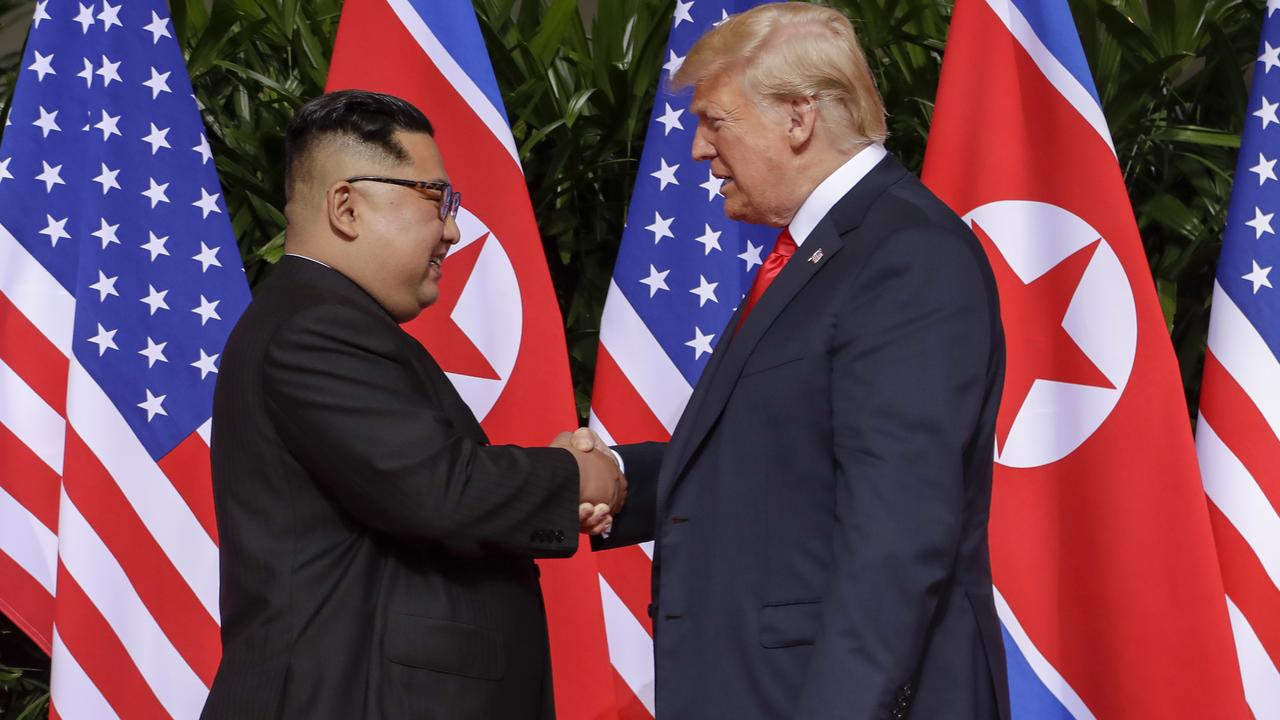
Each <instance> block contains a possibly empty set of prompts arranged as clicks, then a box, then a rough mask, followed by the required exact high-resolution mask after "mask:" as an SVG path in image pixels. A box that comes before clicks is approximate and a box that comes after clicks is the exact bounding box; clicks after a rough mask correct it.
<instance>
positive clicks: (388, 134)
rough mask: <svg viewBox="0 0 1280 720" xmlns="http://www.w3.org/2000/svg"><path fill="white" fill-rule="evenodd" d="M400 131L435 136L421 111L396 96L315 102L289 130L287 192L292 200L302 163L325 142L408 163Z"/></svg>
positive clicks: (337, 95) (361, 94) (354, 93)
mask: <svg viewBox="0 0 1280 720" xmlns="http://www.w3.org/2000/svg"><path fill="white" fill-rule="evenodd" d="M401 131H403V132H411V133H426V134H427V135H432V136H434V135H435V130H434V128H432V127H431V121H430V120H427V116H426V115H424V114H423V113H422V111H421V110H419V109H418V108H416V107H414V106H413V104H412V103H409V102H407V101H405V100H402V99H400V98H398V97H395V96H394V95H386V94H383V93H376V92H370V91H368V90H339V91H337V92H331V93H326V94H324V95H321V96H320V97H318V98H315V99H314V100H312V101H310V102H308V103H307V104H306V105H303V106H302V107H301V108H299V109H298V112H297V114H295V115H294V116H293V119H292V120H290V121H289V127H288V129H287V130H286V131H285V140H284V159H285V160H284V161H285V181H284V182H285V193H286V194H287V195H290V196H292V195H293V189H294V183H295V182H296V181H297V179H298V173H299V170H300V169H301V167H302V164H303V162H305V161H306V160H307V155H308V154H309V153H310V151H311V150H312V149H314V148H315V146H316V145H317V144H319V143H320V141H323V140H327V139H332V138H341V139H343V140H346V141H348V142H351V143H353V144H355V145H357V146H360V147H361V149H363V150H365V151H367V152H369V153H370V154H372V155H375V156H381V157H382V158H384V159H386V160H389V161H392V162H397V163H402V162H407V161H408V160H409V154H408V153H407V152H405V149H404V146H403V145H401V144H400V142H399V141H397V140H396V137H395V136H396V133H397V132H401Z"/></svg>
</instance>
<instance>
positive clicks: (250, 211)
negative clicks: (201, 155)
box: [171, 0, 342, 284]
mask: <svg viewBox="0 0 1280 720" xmlns="http://www.w3.org/2000/svg"><path fill="white" fill-rule="evenodd" d="M171 10H172V13H173V24H174V28H175V30H176V31H177V40H178V42H179V44H180V45H181V46H182V48H183V50H184V52H185V53H186V56H187V70H188V72H189V73H190V74H191V84H192V88H193V89H194V90H195V94H196V97H197V98H198V99H199V102H200V106H201V108H202V110H203V113H204V121H205V125H206V126H207V127H208V135H209V145H210V147H211V149H212V151H213V156H214V159H215V162H216V163H217V166H218V174H219V176H220V177H221V180H222V187H223V190H224V192H225V193H226V201H227V209H228V210H229V211H230V213H231V224H232V227H233V228H234V230H235V234H236V239H237V240H238V242H239V244H240V253H241V255H242V256H243V257H244V265H245V272H246V273H248V275H249V282H250V283H251V284H256V283H257V282H258V281H259V280H261V279H262V277H264V275H265V273H266V271H267V269H268V266H269V263H272V262H275V261H276V260H278V259H279V257H280V255H281V254H282V248H283V244H284V225H285V219H284V130H285V126H286V125H288V123H289V119H290V118H291V117H293V114H294V112H295V111H296V110H297V109H298V108H299V107H301V105H302V104H303V103H305V102H306V101H308V100H310V99H311V98H313V97H316V96H317V95H320V94H321V93H323V92H324V83H325V78H326V76H327V75H328V74H329V56H330V54H331V53H332V52H333V39H334V36H335V35H336V33H337V27H338V17H339V14H340V13H341V10H342V2H341V0H305V1H304V0H220V1H219V2H215V3H212V4H211V9H206V2H205V0H172V2H171Z"/></svg>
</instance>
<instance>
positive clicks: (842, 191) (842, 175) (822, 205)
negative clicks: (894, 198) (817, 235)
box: [787, 143, 889, 247]
mask: <svg viewBox="0 0 1280 720" xmlns="http://www.w3.org/2000/svg"><path fill="white" fill-rule="evenodd" d="M888 154H889V153H888V151H886V150H885V149H884V146H883V145H881V144H879V143H873V144H871V145H868V146H866V147H865V148H863V149H862V150H860V151H859V152H858V154H857V155H854V156H853V157H851V158H849V159H848V160H847V161H845V163H844V164H843V165H841V166H840V167H838V168H836V170H835V172H833V173H831V174H830V175H828V176H827V179H826V180H823V181H822V182H820V183H818V187H816V188H814V189H813V192H811V193H809V197H807V198H805V201H804V204H803V205H801V206H800V209H799V210H797V211H796V216H795V217H793V218H791V224H790V225H788V226H787V229H788V230H790V231H791V239H792V240H795V241H796V247H800V246H801V245H804V241H805V239H806V238H808V237H809V234H810V233H812V232H813V229H814V228H815V227H817V226H818V222H819V221H820V220H822V218H824V217H826V215H827V213H829V212H831V208H833V207H835V205H836V203H838V202H840V198H842V197H844V196H845V195H847V194H848V193H849V191H850V190H852V189H853V187H854V186H855V185H857V184H858V183H859V182H860V181H861V180H862V178H864V177H866V176H867V173H869V172H871V168H873V167H875V166H876V165H877V164H878V163H879V162H880V161H881V160H883V159H884V156H885V155H888Z"/></svg>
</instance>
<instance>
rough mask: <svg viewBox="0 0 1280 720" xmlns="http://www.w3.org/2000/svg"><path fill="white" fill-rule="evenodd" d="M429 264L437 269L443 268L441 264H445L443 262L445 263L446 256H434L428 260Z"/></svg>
mask: <svg viewBox="0 0 1280 720" xmlns="http://www.w3.org/2000/svg"><path fill="white" fill-rule="evenodd" d="M427 264H428V265H430V266H431V267H433V268H435V269H437V270H440V269H441V265H443V264H444V258H441V257H433V258H431V259H430V260H428V261H427Z"/></svg>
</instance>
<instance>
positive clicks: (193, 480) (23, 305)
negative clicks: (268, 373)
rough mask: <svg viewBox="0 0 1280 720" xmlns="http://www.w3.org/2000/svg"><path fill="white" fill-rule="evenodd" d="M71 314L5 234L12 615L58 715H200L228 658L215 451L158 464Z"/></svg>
mask: <svg viewBox="0 0 1280 720" xmlns="http://www.w3.org/2000/svg"><path fill="white" fill-rule="evenodd" d="M74 313H75V299H74V298H73V297H72V296H71V294H70V293H68V292H67V291H66V290H65V289H64V288H63V287H62V286H61V285H59V284H58V282H57V281H56V280H55V279H54V278H53V277H52V276H51V275H49V274H48V272H47V271H45V270H44V268H43V267H42V266H41V265H40V264H39V263H37V262H36V261H35V260H34V258H32V257H31V256H30V254H28V253H27V251H26V250H25V249H24V248H23V247H22V246H21V245H20V244H19V243H18V242H17V241H16V240H15V239H14V238H13V237H12V235H10V234H9V233H8V232H7V231H5V230H4V229H3V228H0V609H3V610H4V612H5V613H6V614H8V615H10V616H11V617H13V618H14V619H15V620H16V621H17V622H19V623H20V624H21V625H22V626H23V628H24V629H25V630H27V631H28V632H29V633H30V634H31V636H32V637H33V638H35V639H36V641H37V642H38V643H40V644H41V645H42V646H43V647H44V649H46V650H47V651H49V652H50V654H51V656H52V662H53V683H52V705H53V715H54V717H60V718H67V719H68V720H71V719H76V718H86V719H92V720H98V719H99V718H110V717H129V718H132V717H173V718H195V717H197V716H198V715H199V713H200V709H201V707H202V706H203V704H204V700H205V697H206V695H207V694H208V689H209V684H210V683H211V682H212V680H213V674H214V672H215V670H216V668H217V664H218V658H219V654H220V649H219V644H218V546H217V540H216V531H215V529H214V524H213V513H212V498H211V495H210V487H209V480H208V478H209V467H208V464H209V460H208V445H207V441H206V440H205V439H204V438H203V437H202V435H201V434H200V433H193V434H192V435H191V436H190V437H189V438H187V439H186V440H185V441H184V442H183V443H182V444H181V445H179V446H178V447H177V448H175V449H174V450H173V451H172V452H171V453H170V454H169V455H167V456H166V457H165V458H163V459H162V460H161V461H160V462H159V463H157V462H156V461H154V460H153V459H152V458H151V456H150V455H149V454H148V453H147V451H146V449H145V448H144V447H143V446H142V444H141V442H140V441H139V440H138V439H137V437H136V436H134V434H133V433H132V432H131V431H130V429H129V427H128V425H127V424H126V423H125V420H124V418H123V417H122V416H121V415H120V414H119V412H118V411H117V410H116V409H115V407H114V406H113V405H112V404H111V402H110V400H109V399H108V398H107V395H106V393H105V392H104V391H103V390H102V388H101V387H100V386H99V385H98V384H97V383H96V382H95V381H94V380H93V378H92V377H91V376H90V375H89V373H88V372H87V371H86V370H85V369H84V368H83V367H82V366H81V365H80V363H79V362H78V361H77V360H76V358H75V357H74V355H73V354H72V353H71V346H72V342H73V338H72V328H73V326H74ZM205 435H207V431H206V433H205Z"/></svg>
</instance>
